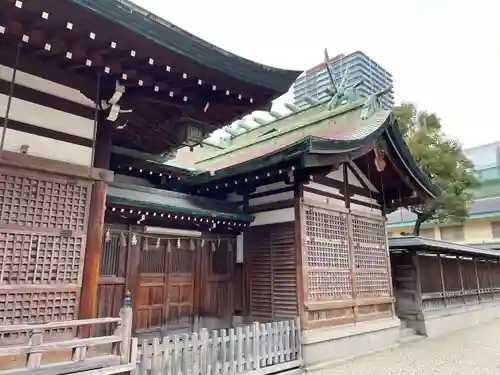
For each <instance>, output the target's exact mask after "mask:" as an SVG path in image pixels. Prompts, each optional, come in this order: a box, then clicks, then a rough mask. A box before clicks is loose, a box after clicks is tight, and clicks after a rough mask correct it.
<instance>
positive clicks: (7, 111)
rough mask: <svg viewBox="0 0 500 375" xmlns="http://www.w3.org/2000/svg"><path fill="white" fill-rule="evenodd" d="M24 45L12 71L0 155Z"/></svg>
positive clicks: (0, 149)
mask: <svg viewBox="0 0 500 375" xmlns="http://www.w3.org/2000/svg"><path fill="white" fill-rule="evenodd" d="M22 46H23V45H22V43H19V44H18V45H17V52H16V61H15V63H14V70H13V71H12V80H11V81H10V88H9V99H8V100H7V108H6V109H5V117H4V119H3V129H2V140H1V141H0V155H1V153H2V152H3V148H4V144H5V133H6V132H7V125H8V124H9V115H10V106H11V104H12V96H13V95H14V87H15V85H16V75H17V67H18V65H19V56H20V55H21V47H22Z"/></svg>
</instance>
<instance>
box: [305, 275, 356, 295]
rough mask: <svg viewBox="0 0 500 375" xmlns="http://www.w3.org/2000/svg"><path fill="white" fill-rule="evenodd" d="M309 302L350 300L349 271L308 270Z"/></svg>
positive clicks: (350, 281) (350, 284)
mask: <svg viewBox="0 0 500 375" xmlns="http://www.w3.org/2000/svg"><path fill="white" fill-rule="evenodd" d="M308 284H309V288H308V290H309V293H308V294H309V296H308V297H309V300H310V301H332V300H338V299H350V298H352V279H351V272H350V271H349V270H338V271H315V270H309V274H308Z"/></svg>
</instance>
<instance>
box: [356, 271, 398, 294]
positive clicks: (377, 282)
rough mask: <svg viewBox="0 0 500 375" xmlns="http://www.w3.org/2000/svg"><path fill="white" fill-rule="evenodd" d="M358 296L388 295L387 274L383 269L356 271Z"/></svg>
mask: <svg viewBox="0 0 500 375" xmlns="http://www.w3.org/2000/svg"><path fill="white" fill-rule="evenodd" d="M356 284H357V294H358V297H385V296H387V297H388V296H390V286H389V275H388V273H387V272H384V271H379V272H377V271H359V270H358V271H357V273H356Z"/></svg>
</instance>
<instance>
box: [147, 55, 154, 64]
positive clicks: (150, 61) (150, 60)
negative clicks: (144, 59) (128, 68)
mask: <svg viewBox="0 0 500 375" xmlns="http://www.w3.org/2000/svg"><path fill="white" fill-rule="evenodd" d="M148 62H149V65H153V64H154V62H155V61H154V60H153V59H152V58H151V57H150V58H149V61H148Z"/></svg>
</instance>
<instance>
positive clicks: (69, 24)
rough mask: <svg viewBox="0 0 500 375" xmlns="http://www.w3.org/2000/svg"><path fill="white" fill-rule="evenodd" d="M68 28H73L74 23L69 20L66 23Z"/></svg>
mask: <svg viewBox="0 0 500 375" xmlns="http://www.w3.org/2000/svg"><path fill="white" fill-rule="evenodd" d="M66 28H67V29H68V30H73V24H72V23H71V22H67V23H66Z"/></svg>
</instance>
